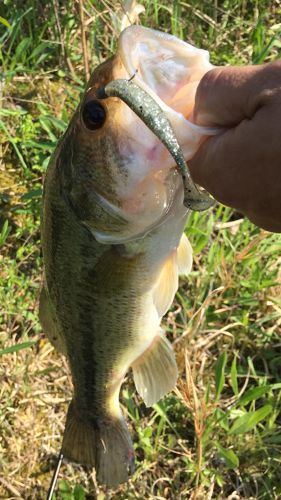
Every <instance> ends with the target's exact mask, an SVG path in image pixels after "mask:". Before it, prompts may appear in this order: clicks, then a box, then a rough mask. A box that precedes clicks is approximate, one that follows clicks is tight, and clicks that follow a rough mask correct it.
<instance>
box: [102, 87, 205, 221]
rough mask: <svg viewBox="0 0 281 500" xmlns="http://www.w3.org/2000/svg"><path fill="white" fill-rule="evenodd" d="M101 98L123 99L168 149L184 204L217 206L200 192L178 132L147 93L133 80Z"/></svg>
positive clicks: (107, 89) (108, 89)
mask: <svg viewBox="0 0 281 500" xmlns="http://www.w3.org/2000/svg"><path fill="white" fill-rule="evenodd" d="M97 97H98V99H105V98H107V97H119V98H120V99H122V101H124V102H125V103H126V104H127V105H128V106H129V107H130V108H131V109H132V110H133V111H134V113H136V115H137V116H138V117H139V118H140V119H141V120H142V121H143V122H144V123H145V125H146V126H147V127H148V128H149V129H150V130H151V131H152V132H153V133H154V134H155V135H156V136H157V137H158V139H159V140H160V141H161V142H162V143H163V144H164V145H165V146H166V148H167V149H168V151H169V152H170V154H171V155H172V157H173V158H174V160H175V161H176V164H177V166H178V169H179V171H180V173H181V175H182V179H183V184H184V205H185V206H186V207H187V208H190V209H191V210H198V211H202V210H206V209H207V208H210V207H211V206H212V205H213V204H214V200H213V199H212V198H211V197H210V196H209V194H207V193H203V192H200V191H199V189H198V188H197V187H196V185H195V184H194V182H193V180H192V178H191V175H190V172H189V169H188V166H187V164H186V161H185V159H184V156H183V152H182V150H181V147H180V145H179V143H178V141H177V138H176V136H175V133H174V130H173V128H172V125H171V123H170V121H169V120H168V118H167V117H166V116H165V113H164V112H163V110H162V109H161V107H160V106H159V104H158V103H157V102H156V101H155V100H154V99H153V97H151V96H150V95H149V94H148V93H147V92H145V90H143V89H142V88H141V87H139V86H138V85H136V84H135V83H134V82H133V81H132V79H130V80H123V79H122V80H121V79H118V80H113V81H111V82H109V83H108V84H107V85H106V86H105V87H101V88H100V89H99V90H98V92H97Z"/></svg>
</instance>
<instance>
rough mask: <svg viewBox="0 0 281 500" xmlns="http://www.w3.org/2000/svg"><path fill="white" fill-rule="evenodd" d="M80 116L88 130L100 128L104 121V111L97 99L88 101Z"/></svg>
mask: <svg viewBox="0 0 281 500" xmlns="http://www.w3.org/2000/svg"><path fill="white" fill-rule="evenodd" d="M82 118H83V122H84V124H85V126H86V127H87V128H88V129H89V130H97V129H98V128H101V127H102V126H103V124H104V122H105V118H106V112H105V109H104V107H103V105H102V104H101V103H100V102H99V101H94V100H93V101H88V102H86V104H84V106H83V109H82Z"/></svg>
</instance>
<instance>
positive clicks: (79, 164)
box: [64, 26, 212, 244]
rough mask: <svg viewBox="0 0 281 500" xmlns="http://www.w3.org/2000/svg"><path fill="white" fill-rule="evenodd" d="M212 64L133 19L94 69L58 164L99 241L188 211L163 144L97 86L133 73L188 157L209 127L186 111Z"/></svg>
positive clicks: (139, 232) (120, 238) (131, 235)
mask: <svg viewBox="0 0 281 500" xmlns="http://www.w3.org/2000/svg"><path fill="white" fill-rule="evenodd" d="M211 67H212V66H211V64H210V63H209V58H208V52H206V51H204V50H200V49H196V48H194V47H192V46H191V45H189V44H187V43H185V42H183V41H181V40H179V39H177V38H176V37H174V36H172V35H168V34H166V33H162V32H158V31H155V30H151V29H148V28H144V27H141V26H131V27H129V28H127V29H126V30H124V31H123V33H122V34H121V36H120V38H119V43H118V49H117V52H116V54H115V56H113V57H111V58H110V59H109V60H107V61H106V62H105V63H103V64H101V65H100V66H99V67H98V68H96V70H95V71H94V72H93V74H92V76H91V78H90V81H89V83H88V86H87V89H86V92H85V94H84V96H83V98H82V101H81V103H80V105H79V108H78V110H77V112H76V113H75V115H74V118H73V120H72V122H71V124H70V127H69V130H68V132H67V133H66V138H65V143H64V146H65V147H64V150H65V154H66V155H67V157H68V162H64V163H65V164H66V163H67V164H68V167H67V168H68V171H67V175H66V176H65V178H66V183H65V189H66V191H67V197H68V199H69V201H70V203H71V205H72V207H73V209H74V210H75V212H76V214H77V215H78V217H79V219H80V220H81V221H82V222H83V223H84V224H85V225H86V226H87V227H88V228H89V229H90V230H91V232H92V233H93V234H94V236H95V238H96V239H97V240H98V241H99V242H101V243H112V244H114V243H116V244H118V243H121V242H124V241H129V240H133V239H136V238H139V237H142V236H143V235H144V234H147V233H148V232H149V231H151V230H152V229H153V228H155V227H157V226H158V225H160V224H161V223H162V222H163V221H164V220H166V218H167V217H169V216H170V214H171V213H173V214H175V212H177V213H178V214H179V215H180V216H182V215H183V214H184V213H185V212H186V208H185V207H184V205H183V183H182V178H181V175H180V173H179V172H178V170H177V168H176V165H175V160H174V159H173V158H172V156H171V155H170V153H169V152H168V151H167V149H166V147H165V146H164V145H163V144H162V143H161V141H160V140H159V139H158V138H157V137H156V136H155V135H154V133H153V132H152V131H151V130H150V129H149V128H148V127H147V126H146V125H145V124H144V123H143V121H142V120H141V119H140V118H139V117H138V116H137V115H136V114H135V113H134V111H133V110H131V109H130V107H129V106H128V105H127V104H125V103H124V102H123V101H122V100H121V99H119V98H118V97H109V98H107V99H104V100H100V99H99V89H100V88H102V87H105V86H106V84H107V83H109V82H110V81H112V80H115V79H130V78H133V79H134V82H135V83H136V84H137V85H138V86H140V87H142V88H143V89H144V90H145V91H146V92H147V93H149V94H150V95H151V96H152V97H153V99H154V100H155V101H157V103H158V104H159V106H160V107H161V108H162V110H163V113H165V115H166V116H167V117H168V119H169V121H170V123H171V125H172V127H173V129H174V131H175V135H176V137H177V139H178V141H179V143H180V145H181V147H182V149H183V152H184V155H185V158H186V159H187V160H188V159H189V158H190V157H191V156H192V155H193V154H194V153H195V152H196V149H197V148H198V146H199V144H200V141H201V140H202V138H203V137H204V135H206V134H208V131H207V129H203V128H202V127H198V126H196V125H195V124H193V123H192V122H191V121H190V119H189V118H190V116H191V113H192V109H193V106H194V99H195V92H196V88H197V85H198V83H199V81H200V79H201V78H202V76H203V74H204V73H205V72H206V71H208V70H209V69H210V68H211ZM69 158H70V161H69Z"/></svg>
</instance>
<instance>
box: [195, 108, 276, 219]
mask: <svg viewBox="0 0 281 500" xmlns="http://www.w3.org/2000/svg"><path fill="white" fill-rule="evenodd" d="M273 115H274V110H273V109H271V107H270V106H264V107H262V108H260V109H259V110H258V111H257V112H256V114H255V116H254V118H253V119H252V120H248V119H244V120H243V121H242V122H241V123H239V125H238V126H237V127H234V128H231V129H229V130H226V131H224V132H223V133H222V134H220V135H219V136H215V137H211V138H209V139H207V140H206V141H205V143H203V144H202V146H201V147H200V148H199V150H198V152H197V153H196V155H195V156H194V157H193V158H192V160H190V161H189V163H188V164H189V167H190V171H191V175H192V177H193V179H194V181H195V182H196V183H198V184H200V185H201V186H203V187H204V188H205V189H206V190H207V191H209V192H210V193H211V194H212V195H213V196H214V197H215V198H216V199H217V200H218V201H220V202H221V203H223V204H225V205H228V206H231V207H234V208H237V209H240V210H242V211H243V212H251V211H252V210H254V211H255V210H258V211H262V210H267V211H269V212H270V210H271V206H272V207H274V206H276V204H277V205H278V203H279V204H280V211H281V202H278V201H277V200H279V198H280V182H281V169H279V170H278V173H277V177H278V179H277V178H276V182H272V178H271V176H270V175H268V166H270V164H271V162H276V158H278V157H279V156H278V155H279V152H278V148H279V141H276V130H277V129H278V122H279V123H280V120H281V116H276V118H275V119H272V116H273ZM276 127H277V128H276ZM260 145H262V148H260ZM274 204H275V205H274ZM280 213H281V212H279V214H280Z"/></svg>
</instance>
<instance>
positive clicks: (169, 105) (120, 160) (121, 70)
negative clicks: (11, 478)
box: [40, 26, 215, 487]
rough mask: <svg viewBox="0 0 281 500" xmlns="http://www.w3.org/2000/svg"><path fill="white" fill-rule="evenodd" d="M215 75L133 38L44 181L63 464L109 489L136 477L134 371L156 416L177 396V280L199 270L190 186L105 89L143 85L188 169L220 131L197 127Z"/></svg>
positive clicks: (104, 73)
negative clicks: (173, 317) (169, 329)
mask: <svg viewBox="0 0 281 500" xmlns="http://www.w3.org/2000/svg"><path fill="white" fill-rule="evenodd" d="M210 68H211V65H210V63H209V61H208V53H207V52H205V51H202V50H199V49H195V48H194V47H191V46H190V45H188V44H186V43H184V42H182V41H181V40H178V39H177V38H175V37H173V36H171V35H167V34H164V33H160V32H157V31H154V30H149V29H147V28H143V27H138V26H132V27H130V28H127V29H126V30H125V31H124V32H123V33H122V35H121V36H120V39H119V45H118V50H117V53H116V55H115V56H114V57H112V58H110V59H109V60H108V61H106V62H105V63H103V64H101V65H100V66H99V67H98V68H96V70H95V71H94V73H93V74H92V76H91V78H90V81H89V83H88V86H87V89H86V92H85V94H84V96H83V98H82V100H81V103H80V105H79V107H78V109H77V110H76V112H75V114H74V116H73V118H72V120H71V122H70V124H69V127H68V129H67V131H66V132H65V134H64V136H63V137H62V139H61V140H60V142H59V144H58V146H57V149H56V151H55V153H54V155H53V158H52V160H51V162H50V165H49V167H48V170H47V174H46V178H45V183H44V196H43V216H42V247H43V258H44V288H43V290H42V293H41V297H40V320H41V323H42V326H43V329H44V332H45V333H46V335H47V336H48V338H49V340H50V341H51V342H52V344H53V345H54V346H55V347H56V349H57V350H58V351H60V352H61V353H63V354H64V355H65V356H66V357H67V359H68V362H69V365H70V369H71V374H72V380H73V386H74V395H73V399H72V402H71V403H70V406H69V410H68V414H67V420H66V427H65V432H64V437H63V445H62V453H63V455H64V456H65V457H66V458H68V459H70V460H73V461H75V462H79V463H81V464H86V465H89V466H94V467H95V468H96V472H97V478H98V481H99V482H100V483H103V484H106V485H107V486H110V487H112V486H116V485H118V484H119V483H122V482H124V481H126V480H127V478H128V474H129V473H130V472H131V471H132V470H133V467H134V465H133V464H134V452H133V445H132V441H131V438H130V435H129V432H128V429H127V426H126V423H125V421H124V418H123V415H122V412H121V409H120V405H119V392H120V387H121V384H122V382H123V380H124V377H125V375H126V373H127V371H128V370H129V368H130V367H131V368H132V370H133V376H134V381H135V385H136V389H137V391H138V392H139V394H140V395H141V396H142V398H143V399H144V401H145V403H146V405H148V406H150V405H153V404H154V403H155V402H157V401H158V400H159V399H160V398H161V397H162V396H164V395H165V394H166V393H167V392H169V391H170V390H172V389H173V387H174V386H175V383H176V379H177V366H176V361H175V356H174V353H173V350H172V347H171V345H170V343H169V342H168V340H167V339H166V338H165V335H164V333H163V331H162V330H161V328H160V322H161V319H162V316H163V315H164V314H165V313H166V311H167V310H168V308H169V307H170V305H171V303H172V300H173V298H174V295H175V292H176V290H177V287H178V275H179V273H180V272H181V273H184V274H188V272H189V271H190V268H191V263H192V251H191V247H190V244H189V242H188V240H187V238H186V237H185V235H184V233H183V231H184V226H185V223H186V217H187V212H188V210H187V207H186V206H185V205H184V185H183V182H182V175H181V173H180V171H179V170H178V168H177V167H176V162H175V159H174V158H173V156H172V155H171V154H170V152H171V151H170V152H169V151H168V150H167V144H169V141H168V143H167V144H166V145H165V144H163V141H162V142H161V140H160V139H159V138H158V137H156V135H155V133H154V132H155V130H154V132H153V130H150V128H149V127H148V126H147V125H146V124H145V123H143V121H142V119H141V117H138V116H137V115H136V114H135V112H134V111H133V110H132V109H130V107H129V106H128V105H127V104H126V103H125V102H123V100H121V99H120V98H118V97H116V96H114V97H112V96H109V97H107V95H108V94H109V95H110V92H109V91H108V94H107V95H106V89H107V90H108V88H110V87H107V85H109V84H110V82H113V83H114V81H115V80H117V79H119V80H120V79H121V80H123V81H124V80H129V79H130V78H131V77H132V76H133V75H135V77H134V79H133V81H134V84H135V85H138V86H139V87H141V88H142V89H143V90H144V91H145V93H146V94H147V95H149V96H150V97H151V98H152V99H153V101H154V102H157V104H158V107H160V108H161V109H162V112H163V116H165V117H166V118H168V119H169V123H170V124H171V126H172V128H173V130H174V131H175V135H176V137H177V140H178V141H179V144H180V146H181V150H182V151H183V155H184V158H185V159H186V160H188V159H189V158H190V157H191V156H192V155H193V154H194V153H195V152H196V150H197V148H198V147H199V144H200V142H201V141H202V139H203V138H204V136H206V135H208V134H212V133H215V131H214V130H212V129H206V128H202V127H198V126H196V125H194V124H192V123H191V122H190V121H189V120H188V119H187V118H188V117H189V116H190V114H191V112H192V108H193V104H194V95H195V91H196V87H197V85H198V82H199V80H200V78H201V77H202V76H203V74H204V73H205V72H206V71H208V69H210ZM101 89H103V90H105V92H103V94H104V95H102V97H103V99H101ZM147 102H150V101H149V99H148V101H147ZM144 105H145V103H144ZM146 112H147V113H146V114H147V115H148V116H150V115H152V113H149V110H147V109H146ZM151 120H152V121H151V123H152V122H153V117H152V116H151ZM154 122H155V119H154ZM151 128H152V129H153V125H151ZM164 142H165V141H164Z"/></svg>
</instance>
